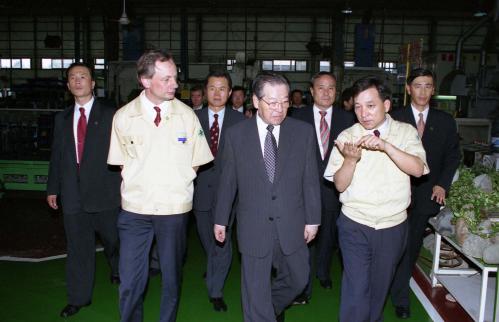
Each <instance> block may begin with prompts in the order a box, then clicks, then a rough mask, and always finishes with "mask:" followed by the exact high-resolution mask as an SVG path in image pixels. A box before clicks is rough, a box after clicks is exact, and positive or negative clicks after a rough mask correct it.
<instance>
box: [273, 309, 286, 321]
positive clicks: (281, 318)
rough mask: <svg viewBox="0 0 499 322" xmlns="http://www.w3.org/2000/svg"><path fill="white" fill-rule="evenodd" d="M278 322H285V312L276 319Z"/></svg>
mask: <svg viewBox="0 0 499 322" xmlns="http://www.w3.org/2000/svg"><path fill="white" fill-rule="evenodd" d="M275 320H276V322H284V311H282V312H281V313H279V315H277V316H276V317H275Z"/></svg>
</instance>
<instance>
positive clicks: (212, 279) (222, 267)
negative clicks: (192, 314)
mask: <svg viewBox="0 0 499 322" xmlns="http://www.w3.org/2000/svg"><path fill="white" fill-rule="evenodd" d="M194 215H195V216H196V224H197V229H198V234H199V239H200V240H201V244H202V245H203V249H204V251H205V253H206V257H207V258H206V287H207V289H208V296H209V297H211V298H213V297H223V288H224V284H225V280H226V279H227V275H229V270H230V265H231V263H232V241H231V238H230V236H231V231H230V228H229V227H227V231H226V236H227V238H225V242H224V243H223V244H222V243H219V242H217V241H216V240H215V235H214V233H213V225H214V220H213V214H212V212H211V211H198V210H195V211H194Z"/></svg>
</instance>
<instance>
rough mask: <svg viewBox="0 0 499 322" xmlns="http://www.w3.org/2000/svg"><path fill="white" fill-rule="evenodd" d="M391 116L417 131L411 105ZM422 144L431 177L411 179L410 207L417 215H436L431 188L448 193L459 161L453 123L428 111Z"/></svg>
mask: <svg viewBox="0 0 499 322" xmlns="http://www.w3.org/2000/svg"><path fill="white" fill-rule="evenodd" d="M390 114H391V115H392V117H393V118H394V119H395V120H398V121H401V122H406V123H409V124H411V125H412V126H414V127H415V128H416V120H415V119H414V114H413V113H412V108H411V106H410V105H409V106H407V107H405V108H402V109H397V110H394V111H392V112H391V113H390ZM422 141H423V147H424V149H425V151H426V161H427V162H428V166H429V168H430V173H429V174H427V175H424V176H422V177H420V178H414V177H411V183H412V188H413V191H412V205H411V207H412V208H413V209H414V210H415V211H417V212H418V213H422V214H425V215H434V214H436V213H438V211H439V209H440V205H439V204H438V203H436V202H435V201H433V200H431V195H432V192H433V186H435V185H439V186H441V187H442V188H444V189H445V191H446V192H447V193H448V192H449V189H450V185H451V183H452V178H453V176H454V173H455V172H456V169H457V167H458V166H459V161H460V159H461V152H460V150H459V137H458V134H457V128H456V122H455V121H454V119H453V118H452V116H451V115H449V114H448V113H446V112H443V111H440V110H437V109H434V108H430V109H429V112H428V118H427V120H426V123H425V130H424V134H423V139H422Z"/></svg>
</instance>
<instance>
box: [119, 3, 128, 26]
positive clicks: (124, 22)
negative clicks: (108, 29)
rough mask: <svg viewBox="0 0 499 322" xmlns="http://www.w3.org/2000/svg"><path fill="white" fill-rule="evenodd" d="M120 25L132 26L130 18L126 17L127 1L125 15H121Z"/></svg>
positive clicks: (124, 8) (124, 7)
mask: <svg viewBox="0 0 499 322" xmlns="http://www.w3.org/2000/svg"><path fill="white" fill-rule="evenodd" d="M118 22H119V23H120V25H128V24H130V19H128V16H127V15H126V3H125V0H123V13H122V14H121V17H120V19H119V20H118Z"/></svg>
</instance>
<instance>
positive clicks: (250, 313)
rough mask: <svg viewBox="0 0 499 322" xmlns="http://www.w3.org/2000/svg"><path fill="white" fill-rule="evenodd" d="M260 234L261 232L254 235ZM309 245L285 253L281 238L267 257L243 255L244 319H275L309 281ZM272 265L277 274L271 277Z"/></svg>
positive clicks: (270, 321) (250, 321)
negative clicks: (290, 252)
mask: <svg viewBox="0 0 499 322" xmlns="http://www.w3.org/2000/svg"><path fill="white" fill-rule="evenodd" d="M255 238H258V236H255ZM308 260H309V253H308V248H307V247H306V246H303V247H302V248H300V249H299V250H297V251H296V252H294V253H292V254H290V255H284V254H283V252H282V250H281V246H280V244H279V240H278V239H274V246H273V251H272V252H271V253H269V254H268V255H267V256H265V257H261V258H259V257H253V256H248V255H245V254H242V256H241V295H242V296H241V297H242V302H243V316H244V322H275V316H276V314H280V313H281V312H282V311H284V309H285V308H286V307H287V306H288V305H289V304H291V302H292V301H293V299H294V298H295V297H296V296H297V295H298V294H300V293H301V292H302V291H303V289H304V288H305V286H306V285H307V282H308V276H309V262H308ZM272 267H274V268H275V273H276V274H275V276H274V277H273V278H272V279H271V271H272Z"/></svg>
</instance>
